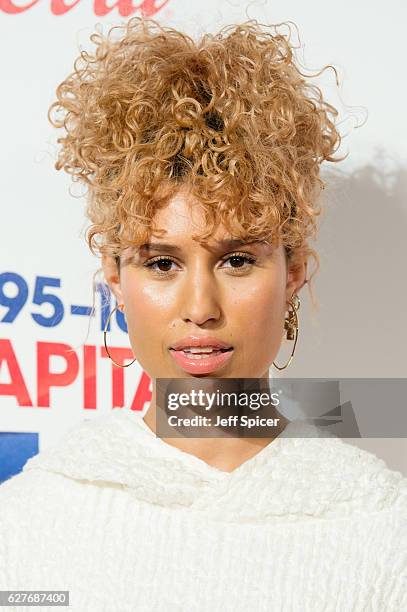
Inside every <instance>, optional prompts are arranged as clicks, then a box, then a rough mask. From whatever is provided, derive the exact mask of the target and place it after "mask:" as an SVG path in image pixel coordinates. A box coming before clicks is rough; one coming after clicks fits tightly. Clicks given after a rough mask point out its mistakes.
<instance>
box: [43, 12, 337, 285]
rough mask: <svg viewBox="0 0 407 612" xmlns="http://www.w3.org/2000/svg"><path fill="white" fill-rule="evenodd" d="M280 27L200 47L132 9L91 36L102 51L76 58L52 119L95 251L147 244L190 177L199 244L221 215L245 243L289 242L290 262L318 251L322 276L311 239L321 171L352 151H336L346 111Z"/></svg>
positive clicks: (225, 36) (231, 33)
mask: <svg viewBox="0 0 407 612" xmlns="http://www.w3.org/2000/svg"><path fill="white" fill-rule="evenodd" d="M281 25H286V24H277V25H264V24H259V23H258V22H257V21H256V20H250V21H247V22H245V23H242V24H239V25H232V26H226V27H224V28H222V29H221V30H220V31H219V32H218V33H217V34H205V35H203V36H202V37H201V39H200V40H198V41H197V42H195V41H194V40H193V39H192V38H190V37H189V36H187V35H186V34H184V33H181V32H179V31H177V30H175V29H173V28H169V27H163V26H161V25H160V24H159V23H157V22H156V21H155V20H152V19H143V18H140V17H134V18H132V19H130V20H129V21H128V22H127V23H126V24H124V25H121V26H114V27H112V28H111V29H110V30H109V32H108V34H107V36H105V35H103V34H102V33H100V32H98V31H95V32H94V33H93V34H92V35H91V37H90V39H91V41H92V42H93V43H94V44H95V45H96V49H95V51H94V53H93V54H91V53H89V52H87V51H82V52H81V53H80V55H79V57H78V58H77V59H76V60H75V63H74V71H73V72H72V73H71V74H70V75H69V76H68V77H67V78H66V79H65V80H64V81H63V82H62V83H61V84H60V85H59V86H58V88H57V90H56V97H57V100H56V101H55V102H53V103H52V105H51V106H50V108H49V111H48V118H49V120H50V122H51V123H52V125H54V126H55V127H58V128H64V130H65V135H64V136H62V137H60V138H58V143H60V145H61V148H60V150H59V153H58V158H57V161H56V164H55V167H56V168H57V169H58V170H59V169H61V168H63V169H64V170H65V171H66V172H68V173H69V174H71V175H72V176H73V178H74V180H75V181H81V182H82V183H84V184H86V185H87V186H88V192H89V193H88V200H87V217H88V219H89V220H90V221H91V223H92V225H91V226H90V227H89V228H88V231H87V236H86V240H87V242H88V245H89V248H90V250H91V251H92V253H93V254H96V253H99V254H106V255H110V256H113V257H116V260H117V261H118V262H119V261H120V259H119V258H120V253H121V252H122V251H123V250H124V249H125V248H126V247H129V246H132V247H138V246H140V245H141V244H142V243H144V242H147V241H148V238H149V236H150V233H151V228H152V220H153V217H154V214H155V212H156V211H157V209H158V208H159V207H162V206H164V205H165V204H166V203H167V201H168V199H169V198H170V197H171V196H172V195H173V194H174V193H175V192H176V191H177V189H178V188H179V187H180V186H181V185H184V184H185V185H186V184H187V185H188V187H189V188H190V190H191V193H192V195H194V196H196V198H197V199H198V200H199V201H200V202H201V203H202V205H203V209H204V214H205V221H206V228H205V232H204V233H202V234H200V235H195V236H194V237H195V238H197V239H199V240H200V241H202V242H205V240H207V239H208V237H210V236H211V235H212V234H213V231H214V229H215V227H216V226H217V225H218V223H223V224H224V226H225V227H226V228H227V229H228V230H229V231H230V233H231V234H232V235H233V236H234V237H237V238H247V237H252V238H254V239H258V238H261V239H266V240H269V241H271V243H272V242H273V241H274V240H276V239H277V240H279V239H282V243H283V244H284V246H285V252H286V256H287V258H288V259H289V261H290V265H291V266H294V267H295V265H296V264H299V263H300V262H302V261H304V260H307V258H308V257H309V256H312V257H313V258H314V260H315V262H316V269H315V270H314V273H313V274H312V275H311V277H312V276H313V275H314V274H315V273H316V272H317V270H318V268H319V257H318V255H317V253H316V252H315V250H314V249H312V248H311V247H310V245H309V239H310V238H311V237H314V236H315V234H316V218H317V216H318V215H319V214H320V204H319V198H318V195H319V193H320V191H321V189H323V188H324V181H323V180H322V179H321V177H320V165H321V163H322V162H323V161H324V160H327V161H330V162H337V161H341V160H342V159H344V158H338V159H335V158H334V157H333V153H335V152H336V150H337V149H338V148H339V146H340V142H341V137H340V135H339V133H338V131H337V129H336V127H335V118H336V116H337V115H338V111H337V110H336V109H335V108H334V107H333V106H332V105H330V104H328V103H327V102H326V101H325V100H324V99H323V96H322V93H321V90H320V89H319V88H318V87H317V86H316V85H312V84H311V83H309V82H307V80H306V78H305V76H306V75H304V74H303V73H302V72H301V71H300V70H299V68H298V66H297V65H296V61H295V59H294V53H293V46H292V45H291V44H290V40H289V37H288V36H286V35H283V34H281V33H279V31H278V27H279V26H281ZM117 30H119V31H120V32H122V30H124V32H123V33H122V35H121V36H119V37H118V38H116V39H115V38H114V36H113V34H114V33H115V32H116V31H117ZM328 67H331V68H333V66H328ZM326 68H327V66H325V68H324V69H323V70H325V69H326ZM333 70H334V71H335V74H336V70H335V68H333ZM321 72H322V71H320V72H319V73H318V74H317V75H311V76H318V75H319V74H320V73H321ZM311 277H310V278H311Z"/></svg>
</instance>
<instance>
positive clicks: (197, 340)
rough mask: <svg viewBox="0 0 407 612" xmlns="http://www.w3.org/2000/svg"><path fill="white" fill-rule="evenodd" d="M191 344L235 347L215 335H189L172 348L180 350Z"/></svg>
mask: <svg viewBox="0 0 407 612" xmlns="http://www.w3.org/2000/svg"><path fill="white" fill-rule="evenodd" d="M189 346H196V347H199V346H213V348H217V349H230V348H233V347H232V346H231V345H230V344H227V343H226V342H222V340H219V339H218V338H214V337H213V336H188V337H187V338H183V339H182V340H179V341H178V342H175V344H172V345H171V346H170V349H174V350H175V351H180V350H182V349H184V348H186V347H189Z"/></svg>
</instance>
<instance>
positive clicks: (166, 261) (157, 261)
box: [143, 256, 176, 276]
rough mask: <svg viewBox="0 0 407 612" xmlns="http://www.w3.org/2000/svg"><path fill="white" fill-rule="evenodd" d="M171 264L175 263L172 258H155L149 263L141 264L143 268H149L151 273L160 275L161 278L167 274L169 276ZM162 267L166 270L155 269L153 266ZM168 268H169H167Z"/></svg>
mask: <svg viewBox="0 0 407 612" xmlns="http://www.w3.org/2000/svg"><path fill="white" fill-rule="evenodd" d="M172 263H176V262H175V260H174V259H172V257H162V256H160V257H156V258H154V259H151V260H150V261H147V262H146V263H144V264H143V266H145V267H146V268H151V270H153V272H155V273H156V274H159V275H162V276H166V275H167V274H169V273H170V272H171V271H172V270H171V269H170V268H171V264H172ZM156 265H158V266H163V267H164V268H167V269H164V270H162V269H157V268H155V267H154V266H156ZM168 266H169V267H170V268H168Z"/></svg>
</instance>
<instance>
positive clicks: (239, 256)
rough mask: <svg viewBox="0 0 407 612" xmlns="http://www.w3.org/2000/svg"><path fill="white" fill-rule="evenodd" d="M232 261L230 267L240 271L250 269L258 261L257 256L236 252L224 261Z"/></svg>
mask: <svg viewBox="0 0 407 612" xmlns="http://www.w3.org/2000/svg"><path fill="white" fill-rule="evenodd" d="M227 261H229V262H230V264H231V265H230V266H226V267H230V268H231V269H232V270H236V271H240V270H249V269H250V268H251V267H252V265H253V264H254V263H256V258H255V257H251V256H250V255H247V254H246V253H234V254H233V255H229V257H227V258H226V259H224V260H223V262H227Z"/></svg>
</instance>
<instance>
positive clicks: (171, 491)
mask: <svg viewBox="0 0 407 612" xmlns="http://www.w3.org/2000/svg"><path fill="white" fill-rule="evenodd" d="M296 435H297V436H298V437H292V436H296ZM322 435H323V434H322V433H321V432H320V431H319V430H317V429H316V428H314V427H313V426H311V425H308V424H305V423H299V422H292V423H290V424H289V425H288V427H287V428H286V429H285V430H284V432H283V433H282V434H281V435H280V436H279V437H278V438H276V439H275V440H273V442H272V443H270V444H269V445H268V446H266V447H265V448H263V449H262V450H261V451H260V452H259V453H257V454H256V455H255V456H254V457H252V458H251V459H249V460H248V461H246V462H245V463H243V464H242V465H241V466H240V467H238V468H237V469H235V470H234V471H233V472H230V473H228V472H223V471H221V470H219V469H217V468H215V467H212V466H209V465H208V464H207V463H206V462H204V461H203V460H201V459H199V458H197V457H195V456H194V455H191V454H189V453H186V452H183V451H181V450H179V449H177V448H175V447H173V446H171V445H170V444H167V443H166V442H164V441H163V440H161V439H160V438H157V437H156V436H155V434H154V433H153V432H152V431H151V430H150V429H149V428H148V426H147V425H146V423H145V422H144V420H143V419H142V417H141V414H140V413H134V412H132V411H130V410H128V409H116V410H114V411H113V412H112V414H111V415H108V416H103V417H97V418H96V419H93V420H90V421H85V422H83V423H81V424H80V425H78V426H77V427H75V428H73V429H71V431H69V432H68V434H66V436H65V437H64V438H63V440H62V441H61V442H60V443H59V444H58V445H56V446H55V447H53V448H50V449H47V450H45V451H43V452H41V453H39V454H38V455H36V456H35V457H33V458H32V459H30V460H29V461H28V462H27V463H26V465H25V466H24V469H23V471H22V472H21V473H20V474H18V475H16V476H14V477H13V478H11V479H9V480H8V481H6V482H5V483H3V484H2V485H1V486H0V589H1V590H11V589H25V590H27V589H32V590H39V589H61V590H69V591H70V608H69V609H70V610H75V611H80V612H88V611H89V612H116V611H117V612H125V611H130V610H131V611H134V612H144V611H145V612H147V611H148V612H194V611H196V612H248V611H250V612H262V611H267V612H270V611H278V612H279V611H282V612H307V611H308V612H322V611H324V612H327V611H335V612H351V611H355V612H359V611H360V612H361V611H377V612H379V611H380V612H384V611H386V612H396V611H397V612H403V611H406V612H407V479H406V478H404V477H403V476H402V475H401V474H400V473H399V472H396V471H392V470H390V469H389V468H388V467H387V466H386V464H385V462H384V461H383V460H381V459H379V458H378V457H376V456H375V455H374V454H372V453H369V452H367V451H363V450H361V449H359V448H357V447H355V446H353V445H351V444H348V443H346V442H344V441H343V440H341V439H339V438H336V437H330V438H326V437H322ZM314 436H319V437H314ZM7 609H9V610H20V611H23V610H27V611H28V610H32V609H33V608H28V607H10V608H7ZM35 609H36V610H42V609H43V610H49V609H50V608H48V607H37V608H35Z"/></svg>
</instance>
